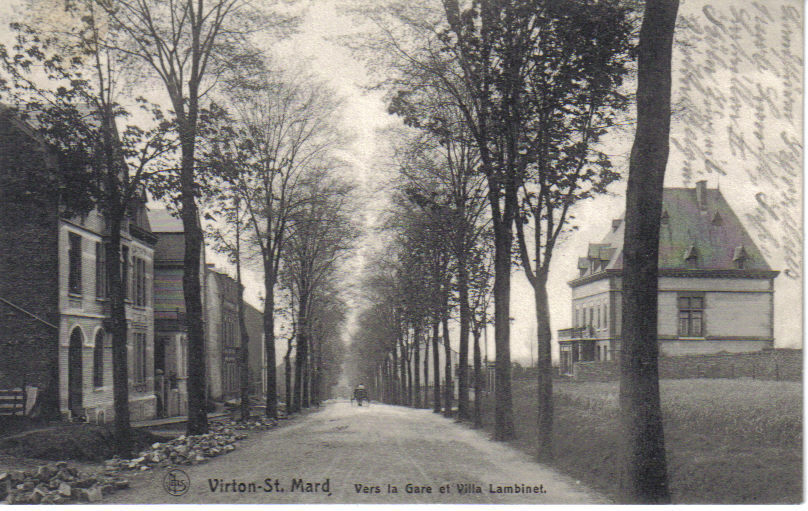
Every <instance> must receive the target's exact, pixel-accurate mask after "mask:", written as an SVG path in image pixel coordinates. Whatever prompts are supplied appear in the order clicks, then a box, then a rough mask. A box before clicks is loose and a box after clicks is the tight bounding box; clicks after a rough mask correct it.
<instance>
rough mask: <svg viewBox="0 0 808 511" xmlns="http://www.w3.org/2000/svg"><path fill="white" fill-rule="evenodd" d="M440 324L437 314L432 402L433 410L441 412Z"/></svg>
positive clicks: (433, 343) (433, 339)
mask: <svg viewBox="0 0 808 511" xmlns="http://www.w3.org/2000/svg"><path fill="white" fill-rule="evenodd" d="M439 326H440V321H439V319H438V315H437V314H435V317H434V318H433V319H432V368H433V371H432V372H433V373H435V374H434V376H433V377H432V382H433V383H434V387H433V389H432V395H433V397H434V399H433V403H432V411H433V412H434V413H440V409H441V398H440V351H438V328H439Z"/></svg>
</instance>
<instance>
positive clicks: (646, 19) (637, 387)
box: [620, 0, 679, 504]
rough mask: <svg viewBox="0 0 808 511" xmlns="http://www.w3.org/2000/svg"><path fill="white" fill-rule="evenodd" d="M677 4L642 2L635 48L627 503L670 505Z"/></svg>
mask: <svg viewBox="0 0 808 511" xmlns="http://www.w3.org/2000/svg"><path fill="white" fill-rule="evenodd" d="M678 8H679V2H678V0H648V1H647V2H646V4H645V13H644V15H643V22H642V28H641V29H640V41H639V46H638V68H637V69H638V82H637V131H636V134H635V136H634V145H633V146H632V148H631V160H630V162H629V177H628V190H627V192H626V219H625V223H626V225H625V238H624V242H623V299H622V301H623V318H622V346H621V353H620V419H621V427H622V430H623V431H622V444H623V445H622V449H623V453H624V455H625V456H624V466H623V471H622V476H623V477H622V481H621V488H620V491H621V495H622V498H623V499H624V500H625V501H626V502H629V503H653V504H661V503H668V502H670V491H669V489H668V473H667V463H666V459H665V439H664V434H663V428H662V410H661V406H660V397H659V373H658V355H659V354H658V346H657V342H658V341H657V340H658V337H657V287H658V272H657V262H658V257H659V227H660V215H661V213H662V193H663V192H662V191H663V184H664V178H665V167H666V166H667V161H668V151H669V141H668V137H669V135H670V115H671V53H672V44H673V32H674V27H675V24H676V15H677V11H678Z"/></svg>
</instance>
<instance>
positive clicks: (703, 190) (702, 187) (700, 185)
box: [696, 179, 707, 210]
mask: <svg viewBox="0 0 808 511" xmlns="http://www.w3.org/2000/svg"><path fill="white" fill-rule="evenodd" d="M696 203H697V204H698V205H699V209H701V210H705V209H707V181H705V180H703V179H702V180H701V181H696Z"/></svg>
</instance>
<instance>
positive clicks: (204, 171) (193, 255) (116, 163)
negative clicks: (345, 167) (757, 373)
mask: <svg viewBox="0 0 808 511" xmlns="http://www.w3.org/2000/svg"><path fill="white" fill-rule="evenodd" d="M49 7H50V9H49V8H43V5H42V3H41V2H34V1H31V2H29V3H28V4H27V5H26V6H25V10H24V11H23V12H24V18H25V19H26V22H25V23H15V24H13V25H12V28H13V29H15V30H16V32H17V39H16V43H15V44H14V45H13V46H11V47H1V48H0V60H1V61H2V69H3V80H2V82H1V83H0V85H2V89H0V93H1V94H2V100H3V101H4V102H6V103H7V104H8V105H9V106H10V107H11V108H12V109H13V110H14V111H15V114H16V115H18V116H19V117H21V118H23V119H25V120H27V121H29V124H30V125H32V126H33V127H34V129H35V130H36V136H37V137H39V138H40V139H41V140H42V141H43V143H45V144H46V145H47V146H48V147H49V148H50V149H52V154H53V155H54V158H55V160H56V161H55V166H54V168H53V169H48V171H47V172H48V176H47V177H46V178H45V179H42V180H40V181H39V182H38V184H39V185H41V186H42V187H44V189H43V190H38V191H39V192H43V196H50V197H57V196H58V197H60V201H61V202H62V206H63V208H64V209H63V213H64V214H65V215H72V214H75V213H81V212H86V211H89V210H91V209H93V208H97V209H98V210H99V211H100V212H101V213H102V214H103V215H104V216H105V218H106V221H107V225H108V227H109V240H108V243H107V247H108V254H107V257H106V261H107V265H106V273H107V280H108V282H109V284H110V297H109V299H110V303H111V311H112V312H111V316H112V327H111V336H112V346H113V385H114V408H115V433H116V441H117V445H118V449H119V451H120V453H121V454H123V455H127V454H129V451H130V437H131V431H130V424H129V410H128V402H129V389H128V381H129V375H128V368H127V337H128V336H127V324H126V316H125V302H124V296H123V289H124V286H123V284H122V280H121V279H122V274H121V266H120V264H119V261H120V258H121V249H120V247H121V235H120V233H121V226H122V225H123V223H124V221H125V219H126V216H127V214H129V212H130V211H131V209H132V207H133V206H134V204H135V202H136V201H143V200H146V198H147V195H146V194H147V192H150V193H151V195H152V196H153V197H155V198H163V199H165V200H167V201H168V203H169V204H170V205H172V206H173V208H174V209H175V210H176V211H177V212H178V214H179V216H180V217H181V218H182V222H183V227H184V233H185V260H184V274H183V292H184V299H185V308H186V318H187V319H186V327H187V336H188V346H189V349H188V357H187V363H188V371H187V374H188V414H189V420H188V433H189V434H200V433H205V432H207V403H206V385H207V384H206V368H205V356H204V346H205V343H204V339H205V335H204V331H203V328H204V326H203V325H204V322H203V310H202V299H201V294H200V293H201V288H200V282H201V280H200V277H201V275H200V271H201V267H200V261H201V251H202V250H203V246H204V243H203V241H204V232H203V223H202V222H201V221H200V216H201V214H202V213H204V216H205V218H206V219H208V220H209V221H210V222H209V225H210V226H212V230H211V232H210V237H211V238H212V239H213V240H214V245H215V246H216V248H217V249H219V250H221V251H222V252H223V253H225V254H227V255H228V256H229V257H230V259H231V261H232V262H233V263H234V264H235V267H236V278H237V280H238V283H239V286H241V285H242V280H243V277H242V273H243V272H242V268H243V265H244V264H247V265H252V264H253V263H254V261H256V260H258V261H260V265H259V266H260V270H263V273H264V284H265V289H264V331H265V338H266V350H265V352H266V360H264V364H265V365H266V367H267V372H268V378H267V389H266V396H265V397H266V414H267V415H268V416H270V417H276V416H277V414H278V401H277V389H276V377H275V368H276V365H277V361H276V354H275V330H276V328H275V315H276V311H275V308H276V296H275V291H276V287H282V286H285V287H286V288H287V289H288V290H289V292H290V295H291V296H292V299H293V302H294V304H295V315H296V320H295V321H296V335H295V337H294V339H292V340H290V346H291V343H295V345H296V350H295V360H296V362H295V365H296V374H295V385H294V395H293V396H292V399H291V400H287V408H288V409H292V410H299V409H300V408H302V407H306V406H310V404H312V403H315V404H316V403H317V402H318V401H319V400H320V399H321V397H322V393H323V389H324V388H327V385H328V384H329V383H330V382H334V381H335V380H336V377H337V374H338V372H339V360H340V356H339V354H340V353H341V350H339V348H338V344H339V342H340V339H339V337H338V332H339V329H340V326H341V325H342V323H343V322H344V320H345V315H346V310H345V309H346V307H345V302H344V299H343V297H342V296H341V294H340V293H339V292H337V291H336V290H337V289H338V288H339V282H340V279H341V271H340V265H341V262H342V260H343V259H344V256H345V255H346V254H347V252H348V251H349V250H350V248H351V243H352V240H353V238H354V233H355V230H356V228H355V226H354V225H353V223H352V221H351V204H352V200H351V198H352V185H351V183H350V182H348V181H345V180H343V179H339V178H338V177H337V171H338V170H341V168H342V164H341V163H340V162H339V160H338V159H337V158H336V157H335V156H334V150H335V149H336V147H337V146H338V145H339V143H341V142H342V139H341V137H340V135H339V131H338V129H337V126H336V125H335V124H334V121H333V119H334V117H335V115H336V112H337V110H338V108H339V104H338V103H337V102H335V101H334V99H333V94H332V93H331V91H329V90H327V89H326V88H325V87H324V86H323V85H322V84H318V83H315V82H314V81H313V80H312V79H311V78H310V77H305V76H303V75H302V74H300V73H297V74H293V73H283V72H279V71H277V70H273V69H272V66H271V65H270V63H269V62H270V61H269V60H268V59H267V58H266V57H265V56H264V55H263V53H262V51H261V50H260V49H259V48H257V47H256V46H255V45H254V44H253V36H254V35H255V34H257V33H258V32H259V30H260V31H261V34H262V35H265V36H266V35H267V32H270V33H271V34H269V35H271V36H283V35H285V34H287V33H289V31H290V30H292V29H293V28H294V26H295V24H296V21H297V20H296V19H295V18H293V17H289V16H286V15H281V14H279V12H281V11H280V10H273V7H274V6H273V5H270V4H267V5H264V6H261V8H257V7H255V6H254V5H253V4H252V3H251V2H248V1H245V0H193V1H191V0H179V1H175V2H162V1H156V0H155V1H151V0H138V1H131V2H130V1H128V0H116V1H113V2H110V1H106V0H77V1H69V2H61V1H56V0H54V2H53V3H52V5H50V6H49ZM53 10H55V11H56V12H57V13H58V16H55V17H54V16H53V12H52V11H53ZM53 20H55V21H53ZM144 78H145V81H146V83H149V84H152V85H154V86H155V87H154V90H153V91H152V92H153V94H154V97H153V98H152V100H151V101H150V100H147V99H145V98H143V97H141V96H139V95H138V93H139V92H140V91H143V89H144V88H143V86H142V85H143V82H144ZM163 104H165V105H167V108H164V107H163V106H162V105H163ZM314 240H316V243H312V242H313V241H314ZM242 294H243V293H242ZM238 313H239V322H240V324H241V332H242V336H243V338H242V348H241V349H242V368H241V372H242V381H241V387H242V407H243V408H242V416H243V418H247V417H249V395H248V393H249V385H248V369H247V362H248V359H249V354H248V351H247V347H248V341H249V339H248V338H247V330H246V328H245V325H244V304H243V296H242V297H241V298H240V300H239V311H238ZM253 356H255V355H253ZM289 388H290V387H289V386H287V389H289ZM289 401H291V403H290V402H289Z"/></svg>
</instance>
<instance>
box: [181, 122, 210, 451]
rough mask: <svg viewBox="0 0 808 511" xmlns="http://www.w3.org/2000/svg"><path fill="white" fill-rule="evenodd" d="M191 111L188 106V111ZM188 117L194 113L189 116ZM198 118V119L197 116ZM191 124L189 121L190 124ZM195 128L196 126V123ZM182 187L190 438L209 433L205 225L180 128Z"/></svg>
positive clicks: (188, 137)
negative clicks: (204, 258)
mask: <svg viewBox="0 0 808 511" xmlns="http://www.w3.org/2000/svg"><path fill="white" fill-rule="evenodd" d="M191 109H192V108H191V107H189V111H190V110H191ZM189 117H191V114H190V113H189ZM194 117H195V116H194ZM188 123H190V121H188ZM194 125H195V123H194ZM181 132H182V133H181V138H182V143H181V149H182V158H181V168H180V187H181V198H180V200H181V203H182V213H181V216H182V225H183V230H184V231H185V258H184V261H183V274H182V289H183V294H184V297H185V318H186V319H185V323H186V328H187V332H188V428H187V433H188V434H189V435H201V434H204V433H207V432H208V412H207V399H206V394H207V393H206V383H207V382H206V377H205V372H206V371H205V331H204V326H203V325H204V317H205V316H204V311H203V309H202V279H203V278H204V277H205V275H204V273H203V272H204V271H205V270H204V268H202V244H203V239H202V226H201V225H200V223H199V212H198V210H197V207H196V187H197V183H196V180H195V178H194V169H195V166H196V165H195V163H196V162H195V158H194V150H195V138H196V136H195V133H194V132H191V130H190V129H188V128H187V127H185V129H181Z"/></svg>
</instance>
